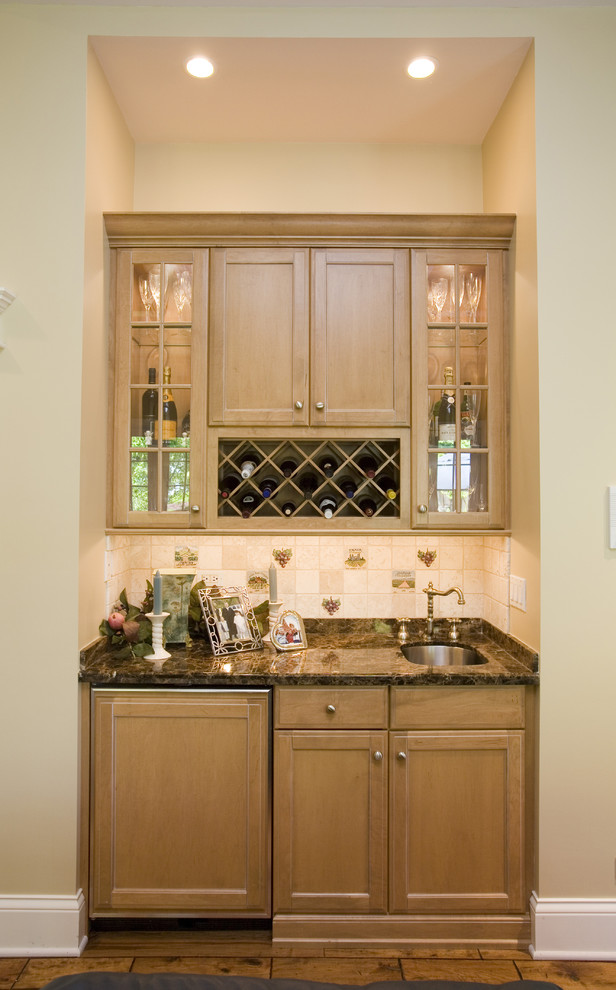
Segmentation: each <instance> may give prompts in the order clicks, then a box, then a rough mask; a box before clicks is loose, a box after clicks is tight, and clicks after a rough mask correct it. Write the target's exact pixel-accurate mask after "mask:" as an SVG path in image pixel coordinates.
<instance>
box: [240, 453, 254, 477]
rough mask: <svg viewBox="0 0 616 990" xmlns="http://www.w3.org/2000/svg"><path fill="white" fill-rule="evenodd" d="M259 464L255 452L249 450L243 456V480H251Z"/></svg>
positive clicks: (241, 472) (241, 467) (241, 471)
mask: <svg viewBox="0 0 616 990" xmlns="http://www.w3.org/2000/svg"><path fill="white" fill-rule="evenodd" d="M258 463H259V458H258V457H257V455H256V454H255V452H254V450H249V451H247V452H246V453H245V454H243V455H242V462H241V464H240V474H241V475H242V478H244V479H246V478H250V475H251V474H253V473H254V472H255V471H256V470H257V465H258Z"/></svg>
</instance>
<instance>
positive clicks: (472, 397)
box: [465, 390, 481, 447]
mask: <svg viewBox="0 0 616 990" xmlns="http://www.w3.org/2000/svg"><path fill="white" fill-rule="evenodd" d="M467 400H468V425H467V426H466V430H465V432H466V434H467V436H468V439H469V440H470V444H471V447H478V446H479V444H478V442H477V420H478V419H479V409H480V407H481V392H476V391H475V390H472V391H469V392H467Z"/></svg>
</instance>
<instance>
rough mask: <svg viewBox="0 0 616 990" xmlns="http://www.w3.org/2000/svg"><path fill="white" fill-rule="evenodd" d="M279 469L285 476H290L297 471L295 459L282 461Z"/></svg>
mask: <svg viewBox="0 0 616 990" xmlns="http://www.w3.org/2000/svg"><path fill="white" fill-rule="evenodd" d="M280 470H281V471H282V473H283V474H284V476H285V478H290V477H291V475H292V474H294V473H295V471H297V461H290V460H286V461H283V462H282V464H281V465H280Z"/></svg>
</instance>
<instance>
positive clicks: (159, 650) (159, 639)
mask: <svg viewBox="0 0 616 990" xmlns="http://www.w3.org/2000/svg"><path fill="white" fill-rule="evenodd" d="M168 615H169V613H168V612H161V613H160V614H159V615H155V614H154V612H148V613H147V614H146V619H149V620H150V622H151V623H152V649H153V651H154V652H153V653H150V654H148V656H147V657H144V658H143V659H144V660H151V661H152V662H153V663H156V662H157V661H161V660H167V658H168V657H170V656H171V654H170V653H168V652H167V650H166V649H165V648H164V646H163V622H164V621H165V619H166V618H167V616H168Z"/></svg>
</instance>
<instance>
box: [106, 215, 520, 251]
mask: <svg viewBox="0 0 616 990" xmlns="http://www.w3.org/2000/svg"><path fill="white" fill-rule="evenodd" d="M103 216H104V221H105V230H106V232H107V237H108V238H109V244H110V246H111V247H122V246H123V245H125V244H130V245H131V246H133V247H134V246H137V245H139V246H147V247H152V246H161V245H166V244H170V243H173V244H174V245H175V246H176V247H177V246H179V245H186V246H199V247H210V246H213V245H214V246H215V245H217V244H230V243H231V244H251V245H255V244H292V243H295V242H297V243H298V244H301V245H303V246H307V245H309V246H319V245H345V244H353V243H354V242H355V240H356V239H358V238H360V239H361V241H362V243H363V244H366V243H371V242H372V243H373V244H379V245H383V246H403V247H414V246H419V245H421V246H423V247H427V246H436V247H455V246H457V245H458V244H459V243H460V242H464V243H465V244H466V245H467V246H468V244H469V241H470V242H472V241H473V240H477V241H481V243H482V246H484V247H487V246H493V247H504V246H505V247H506V246H507V244H508V242H509V241H510V240H511V237H512V236H513V232H514V229H515V220H516V217H515V215H514V214H509V213H507V214H499V213H473V214H449V213H447V214H438V213H436V214H435V213H431V214H421V213H411V214H403V213H400V214H398V213H391V214H390V213H387V214H384V213H383V214H381V213H105V214H104V215H103Z"/></svg>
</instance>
